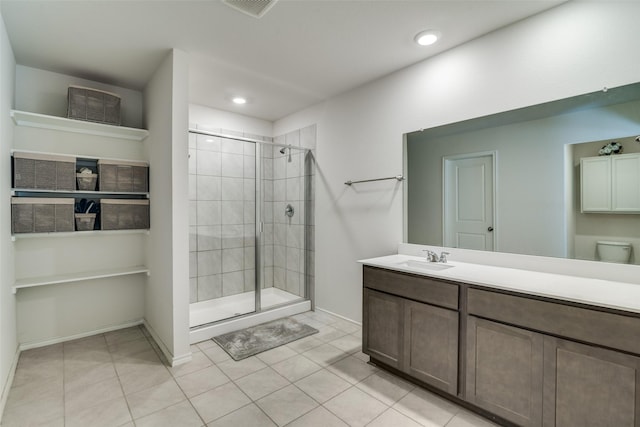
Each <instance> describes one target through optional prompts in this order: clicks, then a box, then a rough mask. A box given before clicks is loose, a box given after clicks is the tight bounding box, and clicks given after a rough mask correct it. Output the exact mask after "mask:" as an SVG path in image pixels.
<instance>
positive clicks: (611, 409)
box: [363, 265, 640, 427]
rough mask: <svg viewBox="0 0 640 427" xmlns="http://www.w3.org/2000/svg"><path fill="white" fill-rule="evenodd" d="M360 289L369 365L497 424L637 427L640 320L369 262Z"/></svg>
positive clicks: (639, 411) (639, 414) (639, 416)
mask: <svg viewBox="0 0 640 427" xmlns="http://www.w3.org/2000/svg"><path fill="white" fill-rule="evenodd" d="M363 285H364V305H363V310H364V313H363V320H364V321H363V352H364V353H366V354H368V355H369V356H370V357H371V360H372V362H373V363H378V364H383V365H382V367H384V365H386V366H389V367H392V368H395V369H397V370H398V371H400V372H402V373H403V374H405V375H406V376H407V377H409V378H412V379H414V380H416V381H417V382H419V383H420V384H423V385H427V386H432V387H435V388H437V389H439V390H441V391H444V392H446V393H445V394H446V395H449V396H450V398H452V399H454V400H457V401H458V402H460V401H461V400H462V401H464V402H466V403H467V404H469V405H471V407H475V408H476V410H478V411H479V412H482V413H483V414H484V415H488V416H490V417H494V420H495V421H496V422H498V423H500V424H508V423H512V424H514V425H518V426H526V427H534V426H535V427H539V426H543V427H574V426H581V427H582V426H586V427H589V426H593V427H602V426H615V427H622V426H629V427H640V316H638V315H636V314H633V313H628V312H623V311H619V310H610V309H606V308H601V307H595V306H593V307H592V306H585V305H583V304H576V303H572V302H569V301H563V300H557V299H550V298H542V297H537V296H533V295H528V294H525V293H520V292H517V293H516V292H508V291H503V290H498V289H494V288H491V287H484V286H480V285H475V284H467V283H462V282H454V281H448V280H440V279H435V278H432V277H427V276H420V275H418V274H409V273H405V272H398V271H392V270H387V269H384V268H378V267H371V266H367V265H365V266H364V269H363ZM459 385H460V386H461V387H459Z"/></svg>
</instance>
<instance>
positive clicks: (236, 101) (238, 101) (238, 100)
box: [232, 96, 247, 105]
mask: <svg viewBox="0 0 640 427" xmlns="http://www.w3.org/2000/svg"><path fill="white" fill-rule="evenodd" d="M232 101H233V103H234V104H238V105H242V104H246V103H247V99H246V98H242V97H240V96H236V97H235V98H233V99H232Z"/></svg>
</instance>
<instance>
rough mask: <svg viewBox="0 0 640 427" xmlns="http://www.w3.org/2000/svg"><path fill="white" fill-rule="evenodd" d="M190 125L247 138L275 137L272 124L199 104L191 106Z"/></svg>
mask: <svg viewBox="0 0 640 427" xmlns="http://www.w3.org/2000/svg"><path fill="white" fill-rule="evenodd" d="M189 123H192V124H194V125H197V126H198V128H199V129H207V130H210V131H213V130H214V129H215V130H222V129H225V130H232V131H235V132H241V133H242V134H247V135H245V136H248V135H256V136H257V135H260V136H273V123H272V122H269V121H267V120H262V119H256V118H253V117H248V116H243V115H241V114H236V113H230V112H227V111H221V110H216V109H215V108H210V107H205V106H203V105H197V104H189Z"/></svg>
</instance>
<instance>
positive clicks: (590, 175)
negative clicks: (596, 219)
mask: <svg viewBox="0 0 640 427" xmlns="http://www.w3.org/2000/svg"><path fill="white" fill-rule="evenodd" d="M580 200H581V207H582V212H604V213H640V154H618V155H612V156H601V157H587V158H583V159H581V160H580Z"/></svg>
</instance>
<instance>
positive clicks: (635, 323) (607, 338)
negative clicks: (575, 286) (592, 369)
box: [468, 289, 640, 354]
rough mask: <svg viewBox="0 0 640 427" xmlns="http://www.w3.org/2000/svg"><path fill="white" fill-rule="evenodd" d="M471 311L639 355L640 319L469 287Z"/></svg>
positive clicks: (482, 315) (469, 309)
mask: <svg viewBox="0 0 640 427" xmlns="http://www.w3.org/2000/svg"><path fill="white" fill-rule="evenodd" d="M468 311H469V314H474V315H477V316H481V317H485V318H489V319H494V320H498V321H501V322H505V323H509V324H513V325H518V326H522V327H525V328H529V329H534V330H537V331H541V332H547V333H550V334H553V335H558V336H562V337H566V338H571V339H574V340H579V341H584V342H588V343H593V344H596V345H601V346H605V347H610V348H615V349H619V350H624V351H629V352H632V353H636V354H640V318H637V317H631V316H623V315H619V314H613V313H605V312H601V311H596V310H589V309H586V308H581V307H573V306H569V305H564V304H558V303H553V302H546V301H539V300H534V299H529V298H524V297H518V296H514V295H506V294H502V293H498V292H491V291H484V290H480V289H469V292H468Z"/></svg>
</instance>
